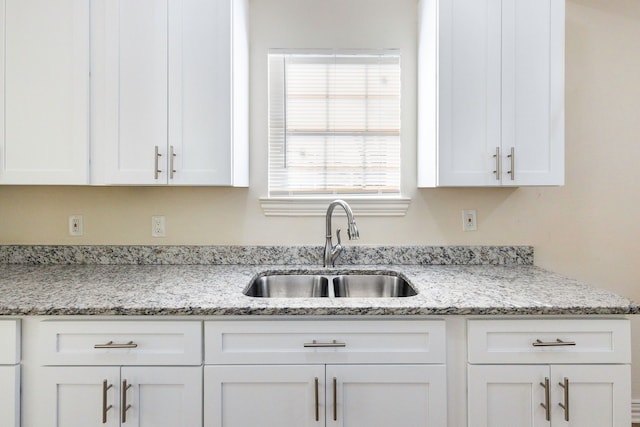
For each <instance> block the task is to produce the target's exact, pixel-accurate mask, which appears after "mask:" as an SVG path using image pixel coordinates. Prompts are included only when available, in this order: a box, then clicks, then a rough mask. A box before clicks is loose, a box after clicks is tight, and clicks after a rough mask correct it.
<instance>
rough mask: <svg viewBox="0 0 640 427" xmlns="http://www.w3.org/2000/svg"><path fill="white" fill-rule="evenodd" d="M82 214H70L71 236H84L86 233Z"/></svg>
mask: <svg viewBox="0 0 640 427" xmlns="http://www.w3.org/2000/svg"><path fill="white" fill-rule="evenodd" d="M83 222H84V221H83V219H82V215H70V216H69V236H82V235H84V224H83Z"/></svg>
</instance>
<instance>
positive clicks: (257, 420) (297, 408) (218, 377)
mask: <svg viewBox="0 0 640 427" xmlns="http://www.w3.org/2000/svg"><path fill="white" fill-rule="evenodd" d="M204 371H205V374H204V390H205V391H204V402H205V403H204V408H205V414H204V418H205V422H204V425H205V427H248V426H260V427H284V426H287V427H289V426H295V427H311V426H316V427H320V426H324V425H325V422H324V420H325V418H324V417H325V415H324V408H325V403H324V402H325V393H324V387H325V384H324V372H325V368H324V366H323V365H299V366H293V365H281V366H273V365H260V366H257V365H255V366H253V365H248V366H222V365H221V366H206V367H205V368H204ZM316 379H317V381H318V383H317V384H318V385H317V389H316ZM316 391H317V394H316ZM316 397H317V399H316ZM316 415H317V416H316Z"/></svg>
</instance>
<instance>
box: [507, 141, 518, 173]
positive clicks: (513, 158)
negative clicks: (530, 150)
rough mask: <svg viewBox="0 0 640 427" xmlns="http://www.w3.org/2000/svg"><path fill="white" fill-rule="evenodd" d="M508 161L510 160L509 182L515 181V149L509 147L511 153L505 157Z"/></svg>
mask: <svg viewBox="0 0 640 427" xmlns="http://www.w3.org/2000/svg"><path fill="white" fill-rule="evenodd" d="M507 157H509V160H511V170H510V171H509V175H510V176H511V181H514V180H515V179H516V149H515V147H511V153H509V155H508V156H507Z"/></svg>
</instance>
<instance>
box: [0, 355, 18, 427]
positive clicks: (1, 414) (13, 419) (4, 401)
mask: <svg viewBox="0 0 640 427" xmlns="http://www.w3.org/2000/svg"><path fill="white" fill-rule="evenodd" d="M19 426H20V366H19V365H13V366H0V427H19Z"/></svg>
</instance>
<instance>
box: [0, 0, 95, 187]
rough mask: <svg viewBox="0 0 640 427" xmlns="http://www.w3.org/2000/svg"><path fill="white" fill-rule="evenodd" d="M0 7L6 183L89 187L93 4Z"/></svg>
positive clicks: (18, 0) (20, 0) (42, 0)
mask: <svg viewBox="0 0 640 427" xmlns="http://www.w3.org/2000/svg"><path fill="white" fill-rule="evenodd" d="M0 9H2V10H1V11H0V17H1V18H2V20H1V21H0V25H2V26H3V31H0V45H1V46H0V64H1V65H2V66H1V67H0V81H2V87H1V88H0V97H2V95H4V99H3V101H4V102H3V103H1V104H2V105H0V135H2V136H1V137H0V183H2V184H87V183H88V176H89V172H88V171H89V157H88V154H89V150H88V148H89V0H58V1H50V0H3V1H0ZM53 35H55V36H53ZM3 37H4V40H2V38H3ZM2 49H4V52H2ZM2 109H3V110H4V111H2Z"/></svg>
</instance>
